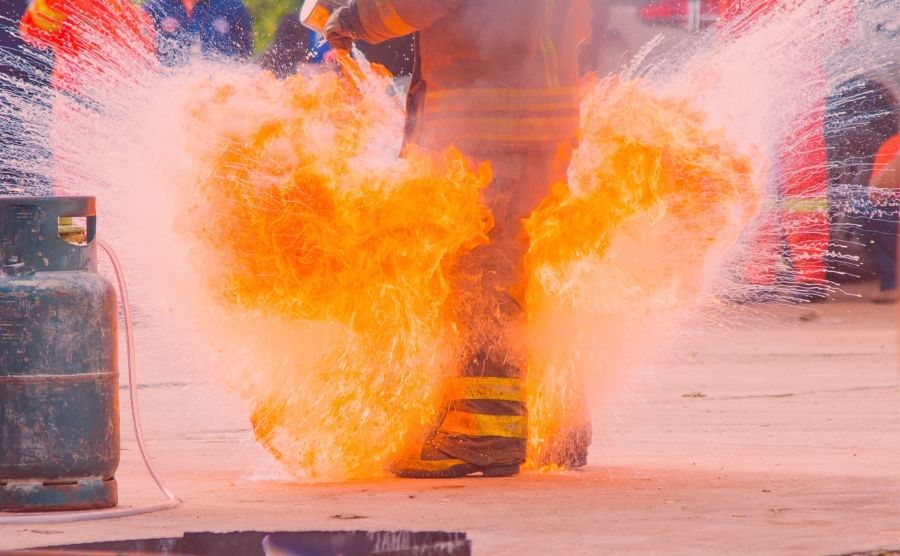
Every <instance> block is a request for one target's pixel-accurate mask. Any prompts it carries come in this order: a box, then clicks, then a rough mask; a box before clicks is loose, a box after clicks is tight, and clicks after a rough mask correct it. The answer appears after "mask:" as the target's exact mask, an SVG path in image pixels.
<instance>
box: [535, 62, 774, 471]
mask: <svg viewBox="0 0 900 556" xmlns="http://www.w3.org/2000/svg"><path fill="white" fill-rule="evenodd" d="M645 85H646V84H642V83H640V82H619V81H618V80H616V79H612V80H608V81H606V82H601V83H599V84H598V85H597V86H595V87H594V88H593V90H592V91H591V92H590V93H589V94H588V95H587V97H586V98H585V99H584V101H583V102H582V107H581V108H582V117H581V130H580V146H579V148H578V150H577V151H576V152H575V154H574V158H573V161H572V164H571V166H570V169H569V181H570V183H569V184H568V185H565V184H558V185H557V186H556V187H555V188H554V189H553V192H552V194H551V195H550V196H549V197H548V198H547V199H545V200H544V202H543V203H542V204H541V206H540V207H539V208H538V209H537V210H536V211H535V212H534V213H533V214H532V216H531V217H530V218H529V219H528V220H527V221H526V223H525V227H526V231H527V233H528V236H529V238H530V242H531V243H530V250H529V252H528V254H527V257H526V266H527V273H528V275H529V277H530V285H529V288H528V292H527V303H526V306H527V310H528V314H529V320H530V323H531V326H532V329H533V330H532V338H531V342H530V348H531V366H530V368H529V372H528V408H529V437H530V438H529V447H530V453H531V459H532V461H533V462H534V463H536V464H538V465H544V464H546V463H547V462H552V461H556V460H558V459H559V456H560V455H565V454H566V453H570V452H571V451H572V450H573V449H574V446H573V444H574V443H576V442H578V441H579V436H580V435H582V436H583V435H585V434H589V431H586V430H585V429H586V428H588V421H587V420H588V419H589V417H588V415H587V414H588V411H587V402H588V401H589V400H588V399H587V398H588V397H593V396H594V394H595V390H596V389H597V388H603V387H604V386H606V385H605V384H603V383H604V380H605V379H604V378H603V377H604V376H606V375H608V373H609V372H611V370H613V369H609V368H608V367H609V366H611V365H615V360H616V359H617V357H615V356H614V355H615V353H616V352H617V351H618V352H622V351H626V350H631V349H632V347H633V345H632V342H634V341H635V340H637V339H639V338H640V339H642V340H643V341H644V342H645V345H646V341H647V338H646V335H643V334H641V329H642V328H646V324H647V321H648V320H649V316H650V315H652V314H654V313H658V312H661V311H664V310H680V309H683V308H691V307H692V306H693V307H696V306H697V304H698V301H699V300H701V299H702V298H703V294H704V293H707V292H706V290H707V289H708V288H709V287H710V285H711V283H712V279H713V278H714V271H715V269H716V268H718V265H719V264H721V262H722V260H721V258H722V255H723V253H724V251H726V250H727V249H728V248H729V247H730V246H732V245H733V243H734V241H735V240H736V238H737V235H738V233H739V232H740V230H741V229H742V228H743V227H744V226H745V225H746V224H747V222H748V221H749V219H750V218H751V217H752V215H753V214H755V212H756V210H757V203H758V197H759V195H760V192H761V182H760V180H759V179H757V178H756V177H754V171H753V168H754V166H753V164H752V162H753V161H752V160H751V158H749V157H747V156H742V155H740V154H738V153H737V152H735V150H734V148H733V147H732V146H731V144H730V142H729V141H728V140H726V138H725V135H724V133H717V132H715V131H714V130H710V129H708V126H707V125H706V124H705V121H704V117H703V115H702V114H701V113H700V112H698V111H697V110H695V109H692V108H691V107H690V106H689V105H688V103H686V102H684V101H681V100H678V99H673V98H660V97H658V96H655V95H653V94H651V93H649V92H648V91H647V90H646V89H645ZM674 324H675V322H674V319H673V320H670V322H668V323H667V325H669V326H672V325H674ZM623 329H624V330H627V331H625V332H623ZM623 344H624V345H623ZM592 351H593V352H594V353H599V354H600V357H591V352H592ZM588 439H589V437H588Z"/></svg>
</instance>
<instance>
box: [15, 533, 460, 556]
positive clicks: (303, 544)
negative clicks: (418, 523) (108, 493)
mask: <svg viewBox="0 0 900 556" xmlns="http://www.w3.org/2000/svg"><path fill="white" fill-rule="evenodd" d="M51 551H52V552H51ZM23 553H24V554H27V553H29V552H28V551H26V552H23ZM38 553H39V554H41V555H49V554H50V553H62V554H71V555H73V556H74V555H76V554H85V555H86V554H90V555H92V556H95V555H98V554H110V553H115V554H119V555H137V554H179V555H182V556H185V555H190V556H220V555H223V554H229V555H233V556H256V555H258V556H264V555H268V556H275V555H278V556H338V555H342V556H374V555H382V556H387V555H391V556H470V555H471V553H472V543H471V541H469V540H468V539H467V538H466V534H465V533H446V532H440V531H437V532H413V531H374V532H369V531H303V532H274V533H264V532H259V531H244V532H235V533H185V534H184V536H183V537H180V538H177V537H176V538H163V539H141V540H132V541H113V542H101V543H89V544H77V545H69V546H58V547H47V548H43V549H40V551H39V552H38ZM0 554H4V553H0Z"/></svg>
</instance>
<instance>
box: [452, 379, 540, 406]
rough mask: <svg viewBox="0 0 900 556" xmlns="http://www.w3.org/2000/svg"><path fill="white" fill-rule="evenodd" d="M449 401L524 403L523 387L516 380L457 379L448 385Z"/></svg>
mask: <svg viewBox="0 0 900 556" xmlns="http://www.w3.org/2000/svg"><path fill="white" fill-rule="evenodd" d="M449 397H450V399H451V400H502V401H508V402H524V401H525V385H524V384H523V383H522V380H521V379H518V378H497V377H459V378H455V379H453V382H452V383H451V385H450V396H449Z"/></svg>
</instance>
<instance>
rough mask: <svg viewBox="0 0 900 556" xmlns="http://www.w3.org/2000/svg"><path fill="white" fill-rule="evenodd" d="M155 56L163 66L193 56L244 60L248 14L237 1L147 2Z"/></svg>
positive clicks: (248, 47)
mask: <svg viewBox="0 0 900 556" xmlns="http://www.w3.org/2000/svg"><path fill="white" fill-rule="evenodd" d="M144 10H145V11H146V12H147V13H148V14H149V15H150V17H151V18H152V19H153V24H154V26H155V28H156V36H157V54H158V56H159V59H160V61H161V62H162V63H163V64H164V65H166V66H170V67H171V66H180V65H184V64H187V63H188V62H189V61H190V60H191V59H192V58H194V57H195V56H196V55H198V54H199V55H203V56H212V57H224V58H248V57H250V55H251V54H252V53H253V29H252V27H251V22H250V12H249V11H248V10H247V7H246V6H245V5H244V3H243V2H242V1H241V0H147V2H145V3H144Z"/></svg>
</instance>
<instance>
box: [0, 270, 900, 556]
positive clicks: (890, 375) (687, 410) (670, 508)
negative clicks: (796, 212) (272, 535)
mask: <svg viewBox="0 0 900 556" xmlns="http://www.w3.org/2000/svg"><path fill="white" fill-rule="evenodd" d="M867 287H868V286H867ZM897 311H898V310H897V307H896V306H893V307H891V306H876V305H872V304H870V303H867V302H866V301H865V300H863V299H856V298H852V297H844V296H841V298H840V299H839V300H837V301H833V302H829V303H821V304H815V305H806V306H802V307H776V306H765V305H763V306H753V307H739V308H735V309H734V311H733V323H732V324H731V325H729V326H728V327H725V328H722V327H719V326H716V325H714V324H709V325H707V327H706V329H704V330H702V331H699V332H696V333H694V334H692V335H691V337H690V338H689V339H688V340H687V341H685V342H683V343H682V345H680V346H679V347H678V348H677V349H676V350H674V352H673V353H669V354H667V357H666V358H665V359H664V360H663V361H661V362H658V363H655V364H653V365H651V366H648V367H647V368H645V369H643V373H642V374H644V375H646V376H645V377H644V378H643V379H641V380H639V381H637V382H636V384H635V385H633V386H632V387H631V388H630V390H629V391H627V392H624V393H623V395H622V397H621V399H625V400H627V401H626V402H625V403H623V404H621V406H620V407H618V408H617V410H616V411H615V412H613V413H612V414H611V415H612V416H611V417H608V418H607V419H606V420H605V422H604V423H597V425H598V426H596V427H595V428H596V431H597V438H596V439H595V446H594V449H593V453H592V456H591V464H590V465H589V466H588V467H587V468H586V469H584V470H582V471H576V472H569V473H564V474H538V473H526V474H523V475H521V476H518V477H514V478H507V479H477V478H473V479H461V480H446V481H412V480H396V479H395V480H384V481H374V482H353V483H346V484H329V485H302V484H294V483H291V482H285V481H283V480H271V478H272V477H274V476H275V474H274V473H267V472H266V470H265V467H264V466H263V467H261V462H262V461H264V458H263V455H262V454H261V453H260V452H259V450H258V448H256V446H255V445H254V444H253V442H252V441H251V440H249V433H248V431H247V427H246V425H245V424H244V422H243V421H242V419H241V418H239V417H238V416H236V415H231V414H228V413H227V411H226V408H227V407H229V404H228V403H227V402H226V401H224V400H222V399H220V398H217V396H219V395H218V394H216V393H215V392H214V391H212V390H207V389H203V388H201V387H200V386H198V385H194V384H190V383H189V382H190V381H186V380H184V379H183V378H182V379H179V378H178V376H177V374H175V373H173V374H172V375H171V376H169V375H161V374H157V375H153V376H150V377H148V378H146V379H145V380H146V381H147V382H148V384H147V385H146V387H145V388H143V389H142V390H141V393H142V396H143V399H144V410H145V415H144V420H145V421H146V423H147V425H146V426H147V440H148V443H149V445H150V449H151V450H152V452H153V453H154V455H155V456H156V462H157V465H158V466H159V468H160V471H161V473H162V475H163V476H164V478H165V479H166V481H167V482H168V483H169V485H170V486H171V488H172V489H173V490H174V491H175V492H176V493H177V494H178V495H179V496H180V498H181V499H182V500H183V501H184V503H183V505H182V506H181V507H179V508H178V509H175V510H170V511H166V512H161V513H156V514H151V515H145V516H141V517H132V518H125V519H119V520H112V521H104V522H90V523H78V524H70V525H53V524H51V525H15V526H0V549H13V548H24V547H37V546H48V545H56V544H66V543H76V542H87V541H100V540H116V539H134V538H147V537H165V536H180V535H181V534H182V533H183V532H185V531H219V532H225V531H233V530H340V529H350V530H356V529H365V530H370V531H372V530H384V529H412V530H445V531H464V532H466V533H468V535H469V537H470V538H471V539H472V541H473V546H474V553H475V554H516V555H521V554H611V553H615V554H623V553H641V554H653V553H660V554H706V553H716V554H821V555H827V554H843V553H848V552H853V551H862V550H874V549H876V548H879V547H882V548H887V547H894V548H900V457H898V455H900V371H898V342H897V340H898V337H897V316H898V312H897ZM148 374H149V373H148ZM201 386H202V385H201ZM123 429H124V430H125V432H126V434H125V439H124V449H125V451H124V453H123V464H122V467H121V470H120V473H119V481H120V491H121V499H122V500H121V501H122V503H123V504H125V505H139V504H145V503H148V502H153V501H156V500H158V499H159V496H158V495H157V494H156V493H155V492H154V490H153V487H152V484H151V483H150V482H149V481H148V480H147V478H146V474H145V473H143V472H142V468H141V466H140V464H139V462H138V460H137V455H136V453H135V448H134V444H133V442H132V441H131V440H130V438H128V434H127V430H128V427H127V425H125V426H123ZM267 477H269V479H267Z"/></svg>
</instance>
